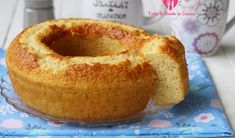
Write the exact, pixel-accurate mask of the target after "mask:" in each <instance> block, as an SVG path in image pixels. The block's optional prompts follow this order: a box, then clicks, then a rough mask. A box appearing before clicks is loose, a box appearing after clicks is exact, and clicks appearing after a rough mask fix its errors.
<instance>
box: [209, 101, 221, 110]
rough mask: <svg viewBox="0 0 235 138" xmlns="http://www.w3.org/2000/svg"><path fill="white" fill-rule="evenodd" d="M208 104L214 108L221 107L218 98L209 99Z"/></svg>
mask: <svg viewBox="0 0 235 138" xmlns="http://www.w3.org/2000/svg"><path fill="white" fill-rule="evenodd" d="M210 105H211V106H212V107H215V108H220V109H222V105H221V102H220V101H219V100H218V99H212V100H210Z"/></svg>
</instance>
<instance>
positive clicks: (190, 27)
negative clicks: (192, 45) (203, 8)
mask: <svg viewBox="0 0 235 138" xmlns="http://www.w3.org/2000/svg"><path fill="white" fill-rule="evenodd" d="M183 27H184V29H185V31H187V32H189V33H191V34H193V33H197V32H198V31H199V28H200V25H199V23H198V22H197V20H193V19H191V18H189V19H188V20H186V21H185V22H184V23H183Z"/></svg>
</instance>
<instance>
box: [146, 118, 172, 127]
mask: <svg viewBox="0 0 235 138" xmlns="http://www.w3.org/2000/svg"><path fill="white" fill-rule="evenodd" d="M149 126H150V127H153V128H167V127H171V126H172V124H171V122H170V121H167V120H159V119H156V120H153V121H151V122H150V124H149Z"/></svg>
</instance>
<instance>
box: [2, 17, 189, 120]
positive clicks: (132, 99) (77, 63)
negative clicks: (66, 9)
mask: <svg viewBox="0 0 235 138" xmlns="http://www.w3.org/2000/svg"><path fill="white" fill-rule="evenodd" d="M154 39H164V40H163V41H162V40H161V41H159V42H158V45H159V49H161V53H165V54H166V55H167V56H168V57H170V58H171V59H172V60H173V61H176V62H175V63H176V64H177V65H178V66H179V67H180V70H177V72H178V71H179V72H178V74H179V75H178V76H177V77H178V78H179V79H180V81H179V82H177V84H179V85H180V86H182V87H180V88H179V92H178V91H177V93H182V94H179V95H177V98H175V99H174V100H173V101H172V102H169V100H164V95H163V96H161V95H159V93H162V92H161V91H156V88H157V87H158V73H157V71H156V70H158V68H154V66H153V65H152V64H150V61H148V60H147V59H146V58H145V57H144V56H143V54H142V49H143V47H144V46H145V44H146V43H148V42H150V41H151V40H154ZM81 41H84V42H81ZM88 43H89V44H88ZM103 43H106V44H103ZM78 44H79V45H85V46H86V47H89V48H93V47H97V48H99V50H98V49H92V50H87V49H84V47H79V49H77V48H76V47H73V46H75V45H78ZM66 45H68V46H72V47H73V48H74V49H72V50H70V49H66ZM99 45H101V46H103V47H105V48H104V49H102V47H100V46H99ZM106 46H109V47H111V48H110V49H109V47H106ZM114 46H116V47H114ZM86 47H85V48H86ZM80 51H83V52H80ZM60 52H62V53H60ZM97 54H98V55H97ZM156 54H158V53H156ZM184 56H185V55H184V48H183V46H182V44H181V43H180V42H179V41H178V40H176V39H175V38H174V37H164V38H163V37H161V38H160V37H159V38H157V36H152V35H150V34H147V33H145V32H144V31H143V30H141V29H139V28H136V27H133V26H130V25H126V24H121V23H116V22H111V21H97V20H89V19H60V20H50V21H46V22H44V23H40V24H37V25H33V26H31V27H29V28H27V29H25V30H24V31H23V32H21V33H20V34H19V35H17V37H16V38H15V39H14V40H13V41H12V43H11V44H10V46H9V48H8V49H7V55H6V63H7V67H8V71H9V75H10V78H11V81H12V84H13V87H14V90H15V92H16V94H17V95H18V96H19V97H20V99H21V100H22V101H23V102H25V103H26V104H27V105H29V106H31V107H33V108H35V109H37V110H39V111H41V112H43V113H46V114H49V115H51V116H54V117H58V118H63V119H69V120H75V121H92V122H94V121H104V120H115V119H122V118H126V117H129V116H131V115H133V114H135V113H138V112H140V111H142V110H144V109H145V108H146V106H147V104H148V102H149V100H150V98H151V97H153V98H154V99H155V100H157V101H159V102H156V103H157V104H159V105H164V106H168V105H172V104H175V103H178V102H180V101H181V100H183V98H184V96H185V94H186V90H187V87H188V78H187V65H186V62H185V57H184ZM172 95H175V93H172Z"/></svg>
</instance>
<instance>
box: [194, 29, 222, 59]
mask: <svg viewBox="0 0 235 138" xmlns="http://www.w3.org/2000/svg"><path fill="white" fill-rule="evenodd" d="M218 44H219V36H218V35H217V34H216V33H214V32H213V33H209V32H206V33H204V34H200V35H199V36H198V37H197V38H196V39H194V42H193V46H194V48H195V51H196V52H198V53H199V54H201V55H207V54H210V53H213V52H214V50H215V49H216V48H217V46H218Z"/></svg>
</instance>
